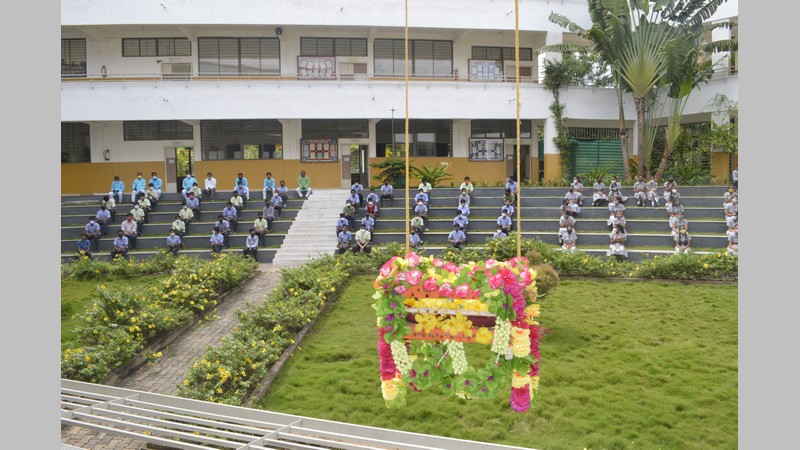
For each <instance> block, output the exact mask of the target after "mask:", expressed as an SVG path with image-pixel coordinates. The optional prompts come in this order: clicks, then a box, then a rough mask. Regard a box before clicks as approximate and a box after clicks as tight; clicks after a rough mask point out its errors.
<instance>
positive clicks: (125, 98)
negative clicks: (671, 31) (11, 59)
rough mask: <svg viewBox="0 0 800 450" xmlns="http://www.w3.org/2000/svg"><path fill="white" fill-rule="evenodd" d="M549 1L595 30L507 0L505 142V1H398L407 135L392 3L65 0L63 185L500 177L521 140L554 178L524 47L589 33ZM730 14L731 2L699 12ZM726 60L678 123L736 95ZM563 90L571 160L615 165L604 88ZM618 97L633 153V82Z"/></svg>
mask: <svg viewBox="0 0 800 450" xmlns="http://www.w3.org/2000/svg"><path fill="white" fill-rule="evenodd" d="M551 12H556V13H559V14H562V15H564V16H567V17H569V18H570V19H572V20H573V21H575V22H576V23H578V24H580V25H581V26H583V27H585V28H589V27H590V26H591V20H590V17H589V13H588V10H587V2H586V1H581V0H557V1H549V0H524V1H520V2H519V24H520V25H519V27H520V33H519V37H520V52H519V73H520V78H521V82H520V96H521V110H520V117H521V121H522V122H521V128H520V129H521V132H520V139H521V140H520V148H519V149H517V148H516V145H517V139H516V138H517V136H516V125H515V118H516V101H515V96H516V89H515V83H514V79H515V72H516V67H515V57H514V56H515V52H514V45H515V38H514V29H515V11H514V1H513V0H440V1H436V2H433V1H422V0H409V1H408V25H409V36H408V38H409V43H408V64H409V65H408V71H409V83H408V115H409V119H410V121H409V137H408V142H405V120H404V118H405V114H406V94H405V82H404V73H405V72H404V71H405V46H404V23H405V3H404V1H403V0H370V1H361V0H340V1H331V0H291V1H289V0H287V1H253V0H228V1H224V2H220V1H211V0H192V1H185V0H164V1H163V2H144V3H143V2H140V1H132V0H122V1H115V2H102V1H97V0H64V1H62V2H61V121H62V122H61V161H62V164H61V191H62V194H91V193H100V192H108V190H109V187H110V183H111V181H112V179H113V177H114V176H115V175H117V176H119V177H120V179H121V180H122V181H124V182H125V185H126V186H125V187H126V190H129V189H130V184H131V181H132V180H133V179H134V178H135V175H136V172H142V173H143V174H144V175H145V177H148V176H149V173H150V172H153V171H155V172H158V174H159V176H161V177H162V178H164V180H165V183H166V186H165V190H166V191H167V192H176V191H177V190H178V186H180V182H181V180H182V177H183V176H184V175H186V173H187V172H188V171H192V172H193V173H194V174H195V176H196V178H198V180H202V179H203V178H205V176H206V173H207V172H213V174H214V176H215V177H216V178H217V180H218V185H219V189H232V188H233V180H234V178H235V177H236V174H237V173H238V172H242V173H243V174H244V175H245V176H246V177H247V178H248V179H249V180H250V183H251V186H253V187H254V188H259V189H260V186H261V182H262V180H263V179H264V175H265V173H266V172H267V171H270V172H272V174H273V176H274V177H275V178H276V179H278V180H281V179H283V180H286V184H287V185H288V186H289V187H291V188H294V187H295V185H296V180H297V176H298V175H299V172H300V170H305V171H306V173H307V174H308V175H309V176H310V178H311V186H312V188H334V187H336V188H339V187H347V186H350V184H351V180H352V179H354V178H359V179H360V180H361V182H362V183H364V184H365V185H366V184H372V185H375V184H379V182H380V180H378V179H377V178H376V175H377V173H378V172H379V170H378V169H375V168H372V167H371V166H370V164H373V163H377V162H380V161H382V160H383V159H385V158H386V157H387V156H390V155H402V154H403V153H402V152H403V151H409V155H410V156H411V158H412V160H413V163H414V164H415V165H421V164H422V165H424V164H434V163H436V162H438V161H446V162H450V163H452V168H451V173H452V176H453V179H454V181H455V182H456V185H458V183H460V180H461V179H462V178H463V177H464V176H467V175H468V176H470V177H471V178H472V180H473V181H474V182H476V184H477V185H479V186H480V185H481V183H484V182H485V183H497V182H500V181H503V180H504V179H505V177H506V176H508V175H512V174H514V173H515V169H516V166H515V157H516V152H517V151H519V152H520V157H521V159H522V163H521V170H520V172H521V173H520V174H519V178H521V179H523V180H530V181H540V180H548V179H556V178H560V177H561V166H560V161H559V154H558V151H557V149H556V147H555V145H554V144H553V141H552V138H553V137H554V136H555V127H554V125H553V118H552V116H551V112H550V110H549V106H550V105H551V103H552V102H553V95H552V93H551V92H550V91H549V90H547V89H546V88H545V87H544V85H543V84H542V83H541V81H542V76H541V72H542V68H543V62H544V60H545V59H547V58H554V57H557V55H555V54H539V53H538V52H537V49H539V48H541V47H542V46H544V45H549V44H558V43H585V42H584V41H583V40H582V39H581V38H579V37H578V36H577V35H575V34H572V33H569V32H566V31H564V30H563V29H562V28H561V27H559V26H557V25H555V24H553V23H551V22H550V21H549V20H548V16H549V15H550V14H551ZM737 16H738V3H737V1H736V0H733V1H728V2H726V3H723V4H722V6H721V7H720V8H719V10H718V11H717V13H716V14H715V15H714V16H713V17H712V18H710V19H709V20H710V21H720V20H721V21H726V20H736V19H737V18H738V17H737ZM737 33H738V31H737V29H736V27H734V28H733V29H717V30H714V32H713V33H709V39H711V40H719V39H726V38H729V37H730V36H731V35H736V34H737ZM735 56H736V55H728V54H715V55H714V56H713V57H714V59H717V60H720V64H719V65H718V68H717V74H716V75H715V77H714V78H713V79H712V80H711V81H710V82H709V83H708V84H707V85H703V86H702V87H701V89H700V90H697V91H696V92H693V93H692V95H691V97H690V100H689V103H688V104H687V106H686V109H685V111H684V122H685V123H686V124H689V128H691V129H696V130H702V126H703V125H704V124H706V125H707V124H708V123H710V122H711V120H712V115H715V114H716V115H719V114H717V113H716V112H715V110H714V108H713V106H712V105H711V104H710V103H711V101H712V100H713V99H714V97H715V96H716V95H717V94H722V95H725V96H726V97H727V98H728V99H730V100H732V101H738V77H737V74H738V66H737V65H736V58H735ZM561 102H562V103H563V104H565V105H566V110H565V116H566V118H567V125H568V126H569V127H570V130H571V133H572V135H571V136H572V137H573V139H575V141H576V143H577V155H578V156H577V157H578V158H580V160H581V164H583V165H584V166H586V167H591V166H592V165H600V164H605V163H609V164H620V165H621V152H620V144H619V136H618V128H619V114H618V105H617V100H616V95H615V92H614V90H613V89H610V88H592V87H570V88H568V89H566V90H565V91H563V92H562V94H561ZM624 108H625V118H626V127H627V128H628V129H630V133H629V136H630V139H631V152H632V157H633V158H636V155H637V149H636V148H635V147H636V142H637V136H636V126H635V118H636V112H635V109H634V106H633V99H632V97H631V95H630V94H625V105H624ZM665 114H666V113H665ZM720 120H721V121H727V120H735V116H734V117H722V118H720V117H715V121H720ZM701 159H702V161H701V163H702V164H707V165H708V167H710V170H711V173H712V175H715V176H718V177H721V178H725V177H726V176H727V174H728V173H730V171H731V170H732V167H731V165H732V164H735V161H732V160H731V158H730V157H729V155H728V153H725V152H711V153H708V152H707V153H706V154H705V155H704V156H702V158H701ZM201 182H202V181H201Z"/></svg>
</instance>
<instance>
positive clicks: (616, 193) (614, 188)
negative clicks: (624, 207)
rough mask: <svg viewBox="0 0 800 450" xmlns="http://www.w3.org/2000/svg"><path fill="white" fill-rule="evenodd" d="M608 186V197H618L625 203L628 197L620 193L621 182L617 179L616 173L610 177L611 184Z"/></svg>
mask: <svg viewBox="0 0 800 450" xmlns="http://www.w3.org/2000/svg"><path fill="white" fill-rule="evenodd" d="M608 188H609V197H616V198H619V201H620V202H621V203H625V201H626V200H628V197H625V196H624V195H622V183H620V182H619V180H617V177H616V175H615V176H613V177H611V184H609V185H608Z"/></svg>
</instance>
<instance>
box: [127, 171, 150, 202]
mask: <svg viewBox="0 0 800 450" xmlns="http://www.w3.org/2000/svg"><path fill="white" fill-rule="evenodd" d="M131 187H132V190H131V203H134V202H135V201H136V196H137V195H139V193H142V194H144V191H146V190H147V181H145V179H144V178H142V172H137V173H136V178H134V179H133V183H132V184H131Z"/></svg>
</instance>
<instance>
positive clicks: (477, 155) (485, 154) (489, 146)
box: [469, 139, 503, 161]
mask: <svg viewBox="0 0 800 450" xmlns="http://www.w3.org/2000/svg"><path fill="white" fill-rule="evenodd" d="M469 160H470V161H502V160H503V140H502V139H470V140H469Z"/></svg>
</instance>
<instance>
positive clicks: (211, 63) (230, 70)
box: [197, 38, 281, 75]
mask: <svg viewBox="0 0 800 450" xmlns="http://www.w3.org/2000/svg"><path fill="white" fill-rule="evenodd" d="M197 47H198V60H199V68H198V69H199V74H200V75H219V74H225V75H242V74H260V75H268V74H269V75H279V74H280V71H281V61H280V41H279V40H278V39H277V38H199V39H198V40H197Z"/></svg>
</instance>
